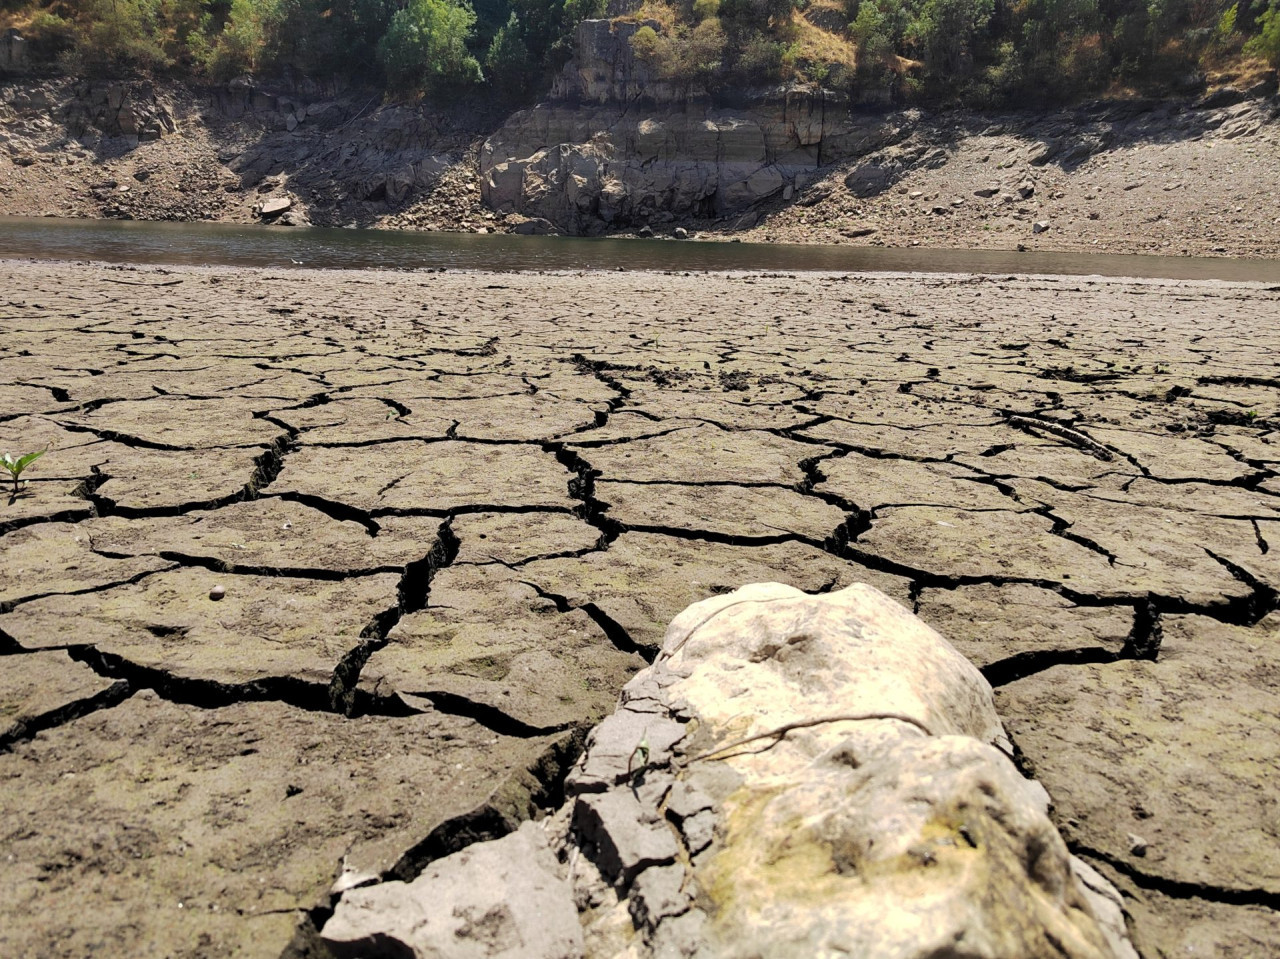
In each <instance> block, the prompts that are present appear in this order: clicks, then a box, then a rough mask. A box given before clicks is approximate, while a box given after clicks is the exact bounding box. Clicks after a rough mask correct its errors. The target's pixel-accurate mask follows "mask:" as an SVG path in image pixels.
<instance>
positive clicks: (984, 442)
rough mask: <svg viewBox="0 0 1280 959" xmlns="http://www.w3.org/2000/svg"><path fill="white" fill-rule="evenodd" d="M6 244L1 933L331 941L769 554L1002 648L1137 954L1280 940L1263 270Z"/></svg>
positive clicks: (1275, 500) (24, 937)
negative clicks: (368, 267)
mask: <svg viewBox="0 0 1280 959" xmlns="http://www.w3.org/2000/svg"><path fill="white" fill-rule="evenodd" d="M0 284H2V285H3V288H4V289H5V290H6V291H7V294H6V297H5V305H4V306H3V307H0V325H2V326H3V330H4V336H3V338H0V398H2V399H3V402H2V403H0V449H3V450H9V451H12V452H14V453H21V452H27V451H31V450H35V449H40V448H42V447H45V446H46V445H47V446H48V447H49V451H48V453H46V454H45V456H44V457H43V458H42V459H40V460H39V461H37V464H36V465H35V466H34V467H32V468H31V469H30V471H29V473H28V474H27V476H28V477H29V478H30V480H31V483H30V487H29V488H28V490H27V491H26V492H25V494H24V495H22V496H20V497H18V498H16V499H14V500H13V501H8V500H3V501H0V532H2V533H3V535H2V536H0V653H2V654H3V658H4V664H5V668H4V670H3V671H0V717H2V718H3V722H4V726H3V728H2V729H0V742H2V743H3V751H0V783H3V788H0V823H3V826H0V850H3V855H4V861H5V863H6V882H7V884H8V890H9V894H8V895H7V896H6V897H4V899H3V901H2V904H0V952H2V953H3V954H4V955H6V956H20V957H28V956H30V957H34V956H40V957H42V959H48V957H59V956H67V957H71V956H82V955H85V954H87V953H89V952H92V953H93V954H94V955H98V956H102V957H104V959H107V957H114V956H126V955H129V956H132V955H137V954H138V953H139V952H143V953H147V954H157V955H158V954H167V955H174V956H211V957H212V956H225V955H233V954H235V955H244V956H259V955H260V956H271V957H275V956H278V955H279V954H280V952H281V950H282V949H283V948H284V946H285V945H286V943H288V942H289V941H290V939H291V937H294V936H295V934H296V935H297V936H298V938H297V940H296V942H297V943H299V944H305V942H306V941H307V936H308V935H309V933H308V930H309V929H310V928H311V926H312V924H313V920H314V919H315V918H316V917H321V918H322V917H323V915H324V910H325V908H326V904H327V903H328V902H329V890H330V888H331V887H332V886H333V885H334V884H335V882H338V883H339V884H340V886H344V887H345V886H348V885H351V884H353V883H356V882H360V881H365V880H367V879H369V878H372V877H378V876H383V877H386V876H397V877H400V878H406V877H411V876H413V875H416V874H417V873H418V872H419V871H420V870H421V869H422V868H423V866H424V864H425V863H427V862H429V861H431V860H432V859H434V858H436V857H438V856H440V855H443V854H444V853H447V852H449V851H451V850H453V849H456V848H459V847H460V846H463V845H465V844H467V843H469V842H471V841H472V840H474V839H475V838H477V837H482V836H490V835H494V834H498V833H501V832H504V831H505V830H508V829H510V828H512V826H513V825H514V824H516V823H517V822H518V821H519V820H521V819H522V818H524V817H527V816H530V815H533V814H535V812H536V810H537V809H538V808H539V807H542V806H545V805H548V804H553V803H554V802H555V794H556V792H557V784H558V782H559V781H560V777H562V776H563V774H564V771H565V764H566V762H567V760H568V758H569V757H570V756H571V755H572V754H573V752H574V751H575V749H576V736H577V731H578V730H580V729H581V728H582V726H583V725H584V724H587V723H590V722H593V721H594V720H596V719H598V718H599V717H600V716H601V715H602V714H603V713H604V712H605V711H607V710H609V709H610V708H612V704H613V702H614V698H615V696H616V695H617V691H618V689H619V687H620V686H621V684H622V683H623V682H625V680H626V679H627V678H628V677H629V676H631V675H632V674H633V673H634V672H635V671H636V670H637V669H638V668H639V667H640V666H641V665H642V664H643V662H644V661H645V659H646V658H648V657H650V656H651V655H652V653H653V651H654V649H655V648H656V646H657V644H658V643H659V642H660V639H661V636H662V634H663V630H664V628H665V626H666V624H667V622H668V620H669V619H670V618H671V617H672V616H673V615H674V614H675V613H676V612H678V611H679V610H681V609H683V608H684V607H685V606H687V605H688V604H689V603H690V602H692V601H694V600H698V599H701V598H704V597H706V596H709V595H713V594H715V593H718V592H723V591H726V590H729V589H732V588H734V587H736V586H738V585H740V584H742V583H745V582H752V581H769V580H777V581H781V582H786V583H790V584H792V585H795V586H797V587H800V588H802V589H804V590H807V591H810V592H814V591H824V590H830V589H833V588H836V587H839V586H842V585H844V584H847V583H850V582H854V581H865V582H869V583H872V584H874V585H875V586H877V587H879V588H881V589H883V590H885V591H886V592H888V593H889V594H890V595H892V596H894V597H895V598H897V599H898V600H899V601H900V602H902V603H903V604H905V605H907V606H908V607H909V608H914V609H916V610H917V611H918V612H919V614H920V615H921V616H922V617H924V618H925V619H926V620H927V621H928V622H929V623H931V624H932V625H934V626H936V627H937V628H938V629H939V630H940V631H941V632H942V633H943V634H945V635H946V636H948V637H950V638H951V639H952V641H953V642H954V643H955V645H956V646H957V647H958V648H959V649H960V650H961V651H962V652H963V653H964V654H966V655H967V656H969V657H970V658H972V659H973V660H974V661H975V662H976V663H977V664H978V665H979V666H981V667H982V668H983V670H984V672H985V674H986V675H987V677H988V678H989V679H990V681H991V682H992V683H993V684H994V685H995V686H996V687H997V696H998V700H999V707H1000V710H1001V713H1002V715H1003V716H1004V718H1005V721H1006V723H1007V725H1008V728H1009V731H1010V733H1011V734H1012V737H1013V739H1014V740H1015V741H1016V742H1017V744H1018V746H1019V747H1020V749H1021V754H1022V756H1023V758H1024V762H1025V763H1026V766H1027V769H1028V770H1029V771H1034V773H1035V774H1036V775H1037V776H1038V778H1039V779H1040V780H1041V781H1042V782H1044V783H1045V785H1046V786H1047V787H1048V789H1049V790H1050V792H1051V793H1052V794H1053V796H1054V799H1055V801H1056V816H1057V821H1058V823H1059V825H1060V827H1061V828H1062V830H1063V831H1064V833H1065V835H1066V836H1067V837H1068V840H1069V842H1070V843H1071V846H1072V849H1073V851H1074V852H1075V853H1076V854H1078V855H1080V856H1082V857H1084V858H1085V859H1086V860H1087V861H1089V862H1090V863H1092V864H1094V865H1096V866H1097V867H1098V868H1099V869H1101V870H1103V871H1104V872H1106V873H1107V874H1108V876H1110V877H1111V878H1112V879H1113V880H1114V881H1115V882H1116V883H1117V884H1118V885H1119V886H1120V888H1121V889H1123V890H1124V892H1125V894H1126V896H1127V899H1126V905H1127V908H1128V910H1129V913H1130V915H1131V917H1132V925H1133V930H1134V934H1135V937H1136V939H1137V941H1138V943H1139V945H1140V946H1141V948H1142V949H1143V950H1144V951H1145V954H1146V955H1147V956H1175V955H1176V956H1179V957H1182V956H1187V955H1200V956H1211V955H1212V956H1219V957H1241V959H1242V957H1245V956H1257V955H1261V954H1270V953H1273V952H1275V951H1277V950H1280V938H1278V937H1277V932H1276V930H1277V928H1280V923H1278V922H1277V911H1276V910H1277V907H1280V874H1278V873H1277V870H1276V862H1275V857H1274V855H1273V852H1272V850H1273V848H1274V843H1273V841H1272V840H1273V838H1274V835H1273V834H1274V826H1275V822H1276V815H1277V807H1276V795H1275V790H1274V788H1272V787H1273V783H1274V779H1275V774H1276V769H1275V755H1274V752H1275V751H1274V748H1273V744H1274V742H1275V740H1276V736H1277V734H1280V728H1277V722H1276V716H1277V715H1280V694H1278V693H1277V686H1276V679H1275V677H1276V674H1277V657H1278V656H1280V646H1278V645H1277V635H1278V633H1277V625H1276V616H1277V613H1276V607H1277V590H1280V565H1277V562H1276V560H1275V557H1276V556H1277V555H1280V553H1278V552H1277V549H1276V548H1275V546H1276V543H1277V540H1280V466H1277V463H1280V454H1278V453H1277V452H1276V451H1277V450H1278V449H1280V446H1277V445H1276V444H1275V443H1274V442H1273V440H1274V439H1275V437H1276V435H1277V434H1276V433H1275V432H1274V428H1275V424H1276V423H1277V422H1280V394H1278V393H1277V389H1278V387H1277V381H1276V380H1275V377H1274V369H1275V365H1276V362H1277V359H1278V356H1277V351H1278V349H1280V344H1278V343H1277V342H1276V336H1275V334H1274V331H1273V329H1272V327H1273V325H1274V323H1273V321H1274V317H1275V316H1276V314H1277V310H1280V293H1277V292H1276V291H1275V290H1265V289H1262V288H1260V287H1258V286H1241V285H1230V284H1222V283H1213V284H1198V283H1172V282H1136V281H1092V280H1087V279H1074V278H1072V279H1057V280H1048V279H1039V278H1022V279H1011V278H978V277H949V278H948V277H935V278H920V277H916V278H910V279H908V278H895V277H868V276H830V275H806V276H802V277H790V276H786V275H771V276H760V275H737V276H705V275H700V276H672V275H655V274H613V273H610V274H590V275H564V274H561V275H534V274H519V275H484V274H440V273H430V274H426V273H422V274H413V273H408V274H392V273H381V272H364V273H342V272H329V273H321V272H311V271H301V270H300V271H296V272H288V273H280V272H268V271H233V270H216V269H211V270H158V269H121V268H102V267H77V266H70V265H67V266H57V265H54V266H50V265H44V264H13V263H8V264H0ZM215 587H220V589H219V590H215V589H214V588H215ZM315 909H319V910H320V911H319V912H312V911H311V910H315Z"/></svg>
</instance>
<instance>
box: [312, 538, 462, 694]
mask: <svg viewBox="0 0 1280 959" xmlns="http://www.w3.org/2000/svg"><path fill="white" fill-rule="evenodd" d="M452 522H453V521H452V520H446V521H445V523H444V524H443V525H441V527H440V532H439V533H438V535H437V538H436V542H435V545H434V546H432V548H431V551H430V552H429V553H427V555H426V556H424V557H423V558H422V559H419V560H415V561H414V562H412V563H408V564H407V565H406V566H405V567H404V571H403V572H402V573H401V576H400V583H399V585H398V586H397V587H396V603H395V605H394V606H392V607H390V608H388V609H385V610H383V611H382V612H380V613H378V614H377V615H376V616H374V617H373V619H372V620H370V621H369V624H368V625H367V626H365V628H364V629H363V630H362V631H361V633H360V642H359V644H357V645H356V646H355V647H354V648H352V649H351V650H349V651H348V652H347V654H346V655H345V656H343V657H342V659H341V660H340V661H339V663H338V665H337V666H336V667H334V670H333V676H332V677H331V679H330V680H329V700H330V703H331V704H332V706H333V708H334V709H335V710H337V711H338V712H342V713H345V714H346V715H348V716H355V715H362V714H365V713H370V712H377V711H378V709H379V707H378V706H377V702H378V701H379V700H380V699H384V698H386V697H379V696H377V695H375V694H373V693H370V692H368V691H367V690H362V689H360V674H361V672H363V670H364V667H365V665H366V664H367V663H368V662H369V658H370V657H371V656H372V655H373V654H374V653H376V652H377V651H378V650H379V649H381V648H382V647H383V646H385V645H386V644H387V637H388V636H389V635H390V633H391V630H392V629H394V628H395V626H396V624H397V623H399V622H400V620H401V619H402V618H404V617H405V616H407V615H409V614H410V613H416V612H418V611H420V610H423V609H425V608H426V606H427V598H428V596H429V594H430V592H431V580H432V579H434V578H435V575H436V573H437V572H438V571H439V570H441V569H444V568H445V567H446V566H450V565H452V563H453V561H454V560H455V559H457V558H458V549H459V547H460V546H461V545H462V544H461V542H460V541H459V539H458V537H457V536H456V535H455V534H454V532H453V528H452V525H451V524H452ZM391 698H396V699H397V701H398V697H394V696H393V697H391Z"/></svg>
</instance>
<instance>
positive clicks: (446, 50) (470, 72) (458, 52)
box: [378, 0, 482, 90]
mask: <svg viewBox="0 0 1280 959" xmlns="http://www.w3.org/2000/svg"><path fill="white" fill-rule="evenodd" d="M475 22H476V15H475V13H473V12H472V10H471V8H470V7H465V6H461V5H458V4H455V3H451V2H450V0H409V4H408V6H406V7H404V8H403V9H401V10H398V11H396V14H395V16H393V17H392V18H391V23H390V25H389V26H388V28H387V32H386V34H385V35H384V36H383V37H382V40H381V42H380V43H379V44H378V59H379V60H380V61H381V62H382V66H383V69H384V70H386V72H387V79H388V81H390V82H391V84H392V85H393V86H396V87H398V88H400V89H402V90H429V89H435V88H438V87H442V86H452V85H460V84H467V83H478V82H480V80H481V79H482V77H481V73H480V64H479V63H478V62H477V61H476V58H475V57H473V56H472V55H471V53H470V51H469V50H468V49H467V39H468V38H469V37H470V36H471V30H472V27H474V26H475Z"/></svg>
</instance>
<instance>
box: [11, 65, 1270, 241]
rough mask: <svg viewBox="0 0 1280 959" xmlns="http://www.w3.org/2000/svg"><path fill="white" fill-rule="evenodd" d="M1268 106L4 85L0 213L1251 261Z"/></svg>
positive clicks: (1262, 92)
mask: <svg viewBox="0 0 1280 959" xmlns="http://www.w3.org/2000/svg"><path fill="white" fill-rule="evenodd" d="M1268 89H1269V88H1268V87H1267V85H1266V83H1263V84H1262V85H1261V86H1260V87H1257V88H1256V89H1255V91H1254V92H1253V93H1251V94H1249V95H1245V94H1244V93H1232V92H1227V93H1218V94H1214V95H1210V96H1209V97H1207V98H1201V99H1199V100H1183V101H1171V102H1167V103H1157V102H1145V101H1144V102H1138V101H1128V102H1113V103H1102V104H1097V105H1094V106H1092V107H1087V108H1082V109H1078V110H1071V111H1063V112H1058V113H1051V114H1030V113H1028V114H1013V115H1009V114H1004V115H1000V116H980V115H976V114H972V113H951V114H939V115H926V114H921V113H919V112H916V111H907V112H902V113H896V114H895V113H889V114H879V115H870V114H862V113H857V112H854V113H847V110H848V108H847V106H845V107H839V106H838V105H832V106H831V112H830V113H829V114H828V113H825V112H824V113H823V114H822V115H821V116H818V114H817V113H816V112H815V110H816V108H815V106H814V105H813V102H812V101H811V99H806V98H807V97H808V95H807V94H806V95H804V96H799V98H798V99H795V98H792V99H787V100H785V101H778V102H776V103H772V104H765V105H762V106H761V107H760V108H758V109H754V108H753V110H747V111H734V110H725V109H711V108H709V107H706V106H698V105H688V106H683V107H680V106H666V107H662V108H653V109H650V110H646V109H645V108H643V107H639V106H628V107H625V108H624V107H622V106H610V105H608V104H604V105H596V106H593V107H591V108H589V109H588V108H586V107H582V108H572V107H570V106H567V105H566V104H563V103H562V104H559V105H557V104H555V103H552V104H548V105H544V106H542V107H539V108H538V109H536V110H534V111H528V112H526V113H521V114H517V115H515V116H513V117H510V118H504V117H502V116H498V115H490V114H486V113H485V111H483V110H467V111H458V112H456V113H454V114H446V113H441V112H439V111H435V110H432V109H431V108H430V106H425V107H409V106H383V105H380V104H378V103H376V102H374V101H372V100H371V99H370V98H368V97H365V96H362V95H361V96H355V95H353V96H346V97H342V96H337V97H330V98H320V97H317V96H315V95H311V96H309V97H305V98H304V97H299V96H296V95H286V94H278V93H270V92H267V91H262V90H250V89H245V88H241V89H237V90H224V91H214V92H209V91H199V90H192V89H187V88H184V87H179V86H174V87H168V88H164V89H160V88H155V87H151V86H147V85H142V84H132V85H130V84H123V85H122V84H115V85H111V84H105V85H98V86H93V85H85V84H80V85H77V84H75V83H72V82H70V81H60V82H55V81H48V82H34V81H22V82H18V81H11V82H7V83H4V84H0V137H3V143H0V214H11V215H24V216H48V215H54V216H69V217H109V218H129V219H159V220H210V221H216V222H232V223H236V222H253V221H259V220H261V219H263V210H264V207H265V209H266V210H267V211H269V212H268V214H267V217H266V218H267V219H268V220H270V221H271V222H274V223H279V224H282V225H285V224H314V225H327V226H364V227H385V228H394V229H408V230H427V231H465V232H525V231H532V232H542V231H546V230H557V229H558V230H561V231H564V232H570V233H587V234H593V235H599V234H610V233H622V234H628V233H634V232H636V231H641V230H645V231H652V232H653V233H654V234H655V235H657V236H673V235H675V234H676V233H677V232H682V233H685V234H688V235H690V236H693V237H698V238H707V239H743V240H747V241H760V242H778V241H781V242H790V243H807V242H813V243H830V244H852V245H883V246H889V247H906V246H912V245H920V246H925V247H933V248H968V249H993V250H999V249H1005V250H1012V249H1017V248H1018V247H1019V246H1022V247H1025V248H1028V249H1034V250H1050V251H1053V250H1058V251H1090V252H1099V251H1100V252H1111V253H1160V254H1182V255H1206V256H1213V255H1233V256H1268V257H1270V256H1277V255H1280V192H1278V191H1280V187H1277V185H1276V184H1277V183H1280V121H1278V120H1277V119H1276V117H1277V114H1278V112H1280V101H1277V100H1276V98H1275V97H1274V96H1271V95H1270V94H1269V93H1268V92H1267V91H1268ZM826 109H827V107H826V105H825V104H824V105H823V110H824V111H825V110H826ZM841 109H843V110H845V111H846V114H845V115H843V116H844V118H843V119H841V116H842V114H841V113H840V110H841ZM789 138H790V139H789ZM788 143H790V144H791V145H790V146H788V145H787V144H788ZM272 211H273V212H272Z"/></svg>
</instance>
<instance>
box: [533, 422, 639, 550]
mask: <svg viewBox="0 0 1280 959" xmlns="http://www.w3.org/2000/svg"><path fill="white" fill-rule="evenodd" d="M542 447H543V449H545V450H546V451H547V452H548V453H551V454H553V455H554V456H555V458H556V461H557V462H558V463H559V464H560V465H561V466H563V467H564V468H565V469H567V470H568V471H569V472H570V473H572V474H573V478H572V479H570V480H569V496H570V497H571V498H572V499H576V500H578V502H579V506H578V507H577V508H576V509H575V510H574V512H575V513H576V514H577V515H578V516H579V517H580V518H581V519H582V520H584V521H585V522H587V523H589V524H590V525H591V526H594V527H595V528H596V529H598V530H600V536H601V545H600V548H601V549H608V547H609V546H610V545H611V544H612V543H613V541H614V540H616V539H617V538H618V537H619V536H621V535H622V533H624V532H625V531H626V527H625V526H623V525H622V524H621V523H619V522H618V521H617V520H615V519H613V518H612V517H611V516H609V515H608V509H609V507H608V504H606V503H602V502H601V501H600V500H599V499H597V498H596V478H597V477H598V476H599V475H600V471H599V470H597V469H594V468H592V466H591V464H590V463H588V462H587V461H586V460H584V459H583V458H582V456H581V455H580V454H579V453H578V452H577V450H573V449H570V448H569V447H567V446H565V445H564V444H563V443H550V442H548V443H543V444H542Z"/></svg>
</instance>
